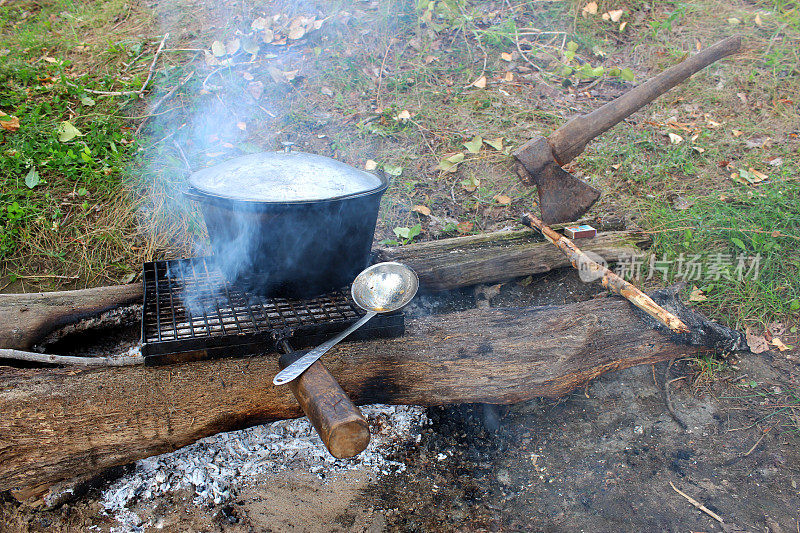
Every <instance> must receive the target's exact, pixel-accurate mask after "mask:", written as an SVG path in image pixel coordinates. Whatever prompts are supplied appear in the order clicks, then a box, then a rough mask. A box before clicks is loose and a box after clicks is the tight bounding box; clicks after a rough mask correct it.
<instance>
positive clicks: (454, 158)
mask: <svg viewBox="0 0 800 533" xmlns="http://www.w3.org/2000/svg"><path fill="white" fill-rule="evenodd" d="M463 160H464V153H463V152H458V153H457V154H450V155H448V156H446V157H445V158H444V159H442V160H441V161H439V164H438V165H437V166H436V168H438V169H439V170H442V171H444V172H455V171H456V169H457V168H458V164H459V163H461V162H462V161H463ZM473 190H474V189H473Z"/></svg>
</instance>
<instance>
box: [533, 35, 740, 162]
mask: <svg viewBox="0 0 800 533" xmlns="http://www.w3.org/2000/svg"><path fill="white" fill-rule="evenodd" d="M741 44H742V38H741V36H739V35H734V36H733V37H728V38H727V39H724V40H722V41H720V42H718V43H716V44H715V45H713V46H711V47H710V48H706V49H705V50H703V51H702V52H699V53H697V54H695V55H693V56H691V57H688V58H686V59H685V60H683V61H681V62H680V63H678V64H677V65H675V66H674V67H672V68H670V69H668V70H666V71H664V72H662V73H661V74H659V75H658V76H656V77H655V78H652V79H650V80H648V81H646V82H645V83H643V84H641V85H639V86H638V87H634V88H633V89H631V90H630V91H628V92H627V93H625V94H623V95H622V96H620V97H619V98H616V99H614V100H612V101H610V102H608V103H607V104H605V105H604V106H602V107H601V108H599V109H597V110H595V111H592V112H591V113H589V114H588V115H581V116H579V117H575V118H574V119H572V120H570V121H569V122H567V123H566V124H564V125H563V126H561V127H560V128H558V129H557V130H556V131H555V132H553V134H552V135H550V137H548V141H549V143H550V148H551V149H552V151H553V156H554V157H555V159H556V161H557V162H558V163H559V164H561V165H566V164H567V163H569V162H570V161H572V160H573V159H575V158H576V157H577V156H579V155H580V154H581V153H582V152H583V150H584V148H586V144H587V143H588V142H589V141H591V140H592V139H594V138H595V137H597V136H598V135H600V134H601V133H603V132H605V131H606V130H608V129H609V128H611V127H612V126H614V125H615V124H617V123H618V122H620V121H622V120H623V119H625V118H627V117H629V116H630V115H632V114H633V113H635V112H636V111H638V110H639V109H641V108H642V107H644V106H646V105H647V104H649V103H650V102H652V101H653V100H655V99H656V98H658V97H659V96H661V95H662V94H664V93H665V92H667V91H669V90H670V89H672V88H673V87H675V86H676V85H678V84H679V83H681V82H682V81H684V80H686V79H687V78H688V77H690V76H691V75H692V74H694V73H696V72H698V71H700V70H702V69H704V68H705V67H707V66H708V65H710V64H711V63H714V62H715V61H717V60H719V59H722V58H723V57H726V56H729V55H731V54H732V53H734V52H736V51H737V50H739V47H740V46H741Z"/></svg>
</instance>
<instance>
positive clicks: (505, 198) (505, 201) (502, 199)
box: [494, 194, 511, 205]
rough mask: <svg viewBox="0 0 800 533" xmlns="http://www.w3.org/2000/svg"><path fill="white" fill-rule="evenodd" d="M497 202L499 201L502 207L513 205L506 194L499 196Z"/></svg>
mask: <svg viewBox="0 0 800 533" xmlns="http://www.w3.org/2000/svg"><path fill="white" fill-rule="evenodd" d="M494 199H495V201H497V203H498V204H500V205H508V204H510V203H511V198H510V197H508V196H506V195H505V194H498V195H497V196H495V197H494Z"/></svg>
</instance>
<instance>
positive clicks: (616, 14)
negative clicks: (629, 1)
mask: <svg viewBox="0 0 800 533" xmlns="http://www.w3.org/2000/svg"><path fill="white" fill-rule="evenodd" d="M624 12H625V11H623V10H622V9H615V10H613V11H609V12H608V18H610V19H611V22H619V19H621V18H622V14H623V13H624Z"/></svg>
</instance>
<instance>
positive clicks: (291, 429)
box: [101, 405, 430, 522]
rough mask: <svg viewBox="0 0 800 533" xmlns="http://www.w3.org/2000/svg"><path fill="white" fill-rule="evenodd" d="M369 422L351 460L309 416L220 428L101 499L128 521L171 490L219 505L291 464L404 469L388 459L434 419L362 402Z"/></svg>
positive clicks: (329, 470) (148, 463) (140, 467)
mask: <svg viewBox="0 0 800 533" xmlns="http://www.w3.org/2000/svg"><path fill="white" fill-rule="evenodd" d="M361 411H362V413H363V414H364V416H365V417H366V418H367V420H368V421H369V425H370V432H371V434H372V439H371V441H370V443H369V446H368V447H367V449H366V450H364V451H363V452H362V453H361V454H359V455H358V456H356V457H354V458H352V459H345V460H342V459H336V458H334V457H333V456H332V455H330V453H328V451H327V450H326V449H325V445H324V444H323V443H322V441H321V440H320V438H319V436H318V435H317V433H316V431H314V428H313V427H312V426H311V424H310V423H309V422H308V419H306V418H299V419H296V420H282V421H279V422H273V423H272V424H266V425H263V426H256V427H252V428H248V429H244V430H241V431H233V432H230V433H220V434H218V435H214V436H212V437H207V438H205V439H202V440H199V441H197V442H196V443H194V444H192V445H189V446H186V447H185V448H181V449H180V450H177V451H175V452H172V453H166V454H163V455H159V456H156V457H150V458H147V459H143V460H141V461H138V462H137V463H136V466H135V468H134V470H133V472H131V473H130V474H127V475H125V476H123V477H122V478H120V479H119V480H117V481H116V482H115V483H114V484H113V485H111V486H110V487H109V488H108V489H107V490H106V491H105V492H104V493H103V497H102V502H101V503H102V504H103V506H104V508H105V509H106V511H107V512H109V513H113V514H115V515H116V516H117V518H118V519H121V520H122V521H125V522H127V521H128V520H127V519H126V518H124V517H126V516H128V515H129V514H130V511H129V510H128V509H127V507H128V506H129V505H131V504H134V503H137V502H141V501H148V500H152V499H155V498H156V497H158V496H161V495H164V494H166V493H167V492H170V491H174V490H179V489H183V488H189V489H193V490H194V494H195V499H194V502H195V504H198V505H200V504H204V503H214V504H219V503H222V502H224V501H227V500H229V499H230V498H232V497H233V496H234V495H235V493H236V491H237V489H239V488H240V487H243V486H245V485H247V484H249V483H253V482H255V481H257V479H258V477H259V475H261V474H265V473H270V472H279V471H281V470H286V469H288V468H293V469H300V470H305V471H308V472H311V473H314V474H317V475H319V476H320V478H324V477H325V476H329V475H335V474H336V473H337V472H342V471H345V470H354V469H369V470H371V471H373V472H375V473H377V474H383V475H385V474H388V473H390V472H401V471H403V470H405V465H404V464H402V463H399V462H397V461H392V460H389V459H387V456H388V455H389V454H390V453H391V452H392V451H394V450H396V449H397V448H398V447H399V446H400V445H402V444H404V443H408V442H412V441H416V442H419V440H420V439H421V433H420V430H421V428H422V427H423V426H425V425H426V424H428V423H430V421H429V419H428V418H427V416H426V415H425V409H424V408H422V407H416V406H396V405H372V406H364V407H362V408H361Z"/></svg>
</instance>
